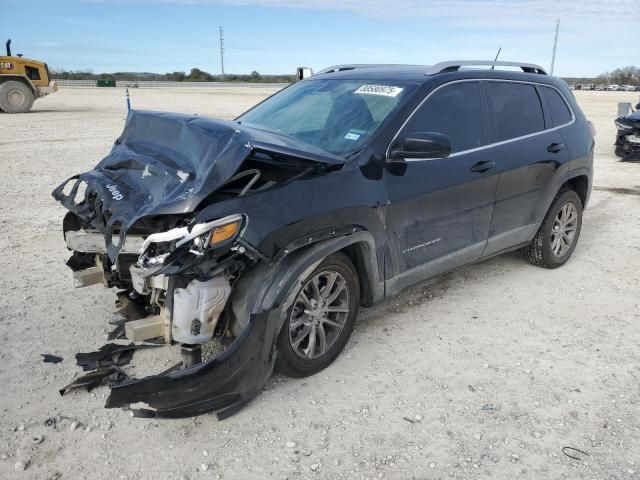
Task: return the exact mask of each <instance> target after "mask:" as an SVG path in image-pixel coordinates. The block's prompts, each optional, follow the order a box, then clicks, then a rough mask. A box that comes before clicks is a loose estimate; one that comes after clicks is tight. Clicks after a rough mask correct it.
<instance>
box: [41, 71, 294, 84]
mask: <svg viewBox="0 0 640 480" xmlns="http://www.w3.org/2000/svg"><path fill="white" fill-rule="evenodd" d="M51 73H52V75H51V76H52V77H53V78H56V79H59V80H122V81H130V82H140V81H145V80H155V81H163V80H164V81H173V82H221V81H225V82H256V83H291V82H293V81H294V80H295V75H294V74H291V75H263V74H261V73H259V72H257V71H255V70H254V71H253V72H251V73H250V74H248V75H247V74H237V73H225V74H224V79H223V78H222V77H221V76H220V75H213V74H211V73H209V72H205V71H204V70H200V69H199V68H192V69H191V71H190V72H189V73H186V72H170V73H150V72H115V73H98V74H96V73H93V72H92V71H91V70H60V69H52V71H51Z"/></svg>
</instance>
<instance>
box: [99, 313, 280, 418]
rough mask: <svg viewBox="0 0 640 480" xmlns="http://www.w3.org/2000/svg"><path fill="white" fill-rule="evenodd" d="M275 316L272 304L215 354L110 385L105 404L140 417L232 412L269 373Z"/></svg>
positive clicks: (273, 351)
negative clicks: (129, 411)
mask: <svg viewBox="0 0 640 480" xmlns="http://www.w3.org/2000/svg"><path fill="white" fill-rule="evenodd" d="M279 317H280V312H279V309H277V308H276V309H273V310H271V311H269V312H264V313H260V314H254V315H251V317H250V321H249V325H248V326H247V328H246V329H245V330H244V331H243V332H242V334H241V335H240V336H239V337H238V338H237V339H236V340H235V341H234V342H233V343H232V344H231V345H230V346H229V348H227V350H225V351H224V352H222V353H221V354H220V355H218V356H217V357H215V358H212V359H211V360H209V361H208V362H205V363H201V364H198V365H194V366H193V367H190V368H187V369H171V370H169V371H167V372H165V373H161V374H159V375H155V376H150V377H146V378H143V379H140V380H131V381H129V382H126V383H123V384H120V385H117V386H114V387H113V388H112V389H111V395H110V396H109V398H108V399H107V403H106V405H105V407H107V408H117V407H125V408H130V409H131V410H132V411H133V413H134V415H135V416H140V417H162V418H182V417H191V416H194V415H200V414H203V413H209V412H214V413H216V415H217V417H218V419H219V420H222V419H224V418H227V417H229V416H230V415H233V414H234V413H236V412H237V411H238V410H240V409H241V408H242V407H243V406H245V405H246V404H247V403H249V402H250V401H251V400H252V399H253V398H254V397H255V396H256V395H257V394H258V392H259V391H260V390H261V389H262V388H263V387H264V386H265V385H266V383H267V381H268V379H269V377H270V376H271V373H272V372H273V366H274V364H275V359H276V349H275V340H276V335H277V332H278V327H279V323H278V319H279ZM136 404H137V405H136ZM140 404H142V405H140Z"/></svg>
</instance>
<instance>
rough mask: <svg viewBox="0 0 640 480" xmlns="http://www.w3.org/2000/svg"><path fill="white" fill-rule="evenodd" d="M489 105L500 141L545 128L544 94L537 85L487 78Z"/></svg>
mask: <svg viewBox="0 0 640 480" xmlns="http://www.w3.org/2000/svg"><path fill="white" fill-rule="evenodd" d="M487 93H488V96H489V108H490V111H491V113H492V115H493V119H494V126H495V137H496V138H495V140H496V141H498V142H501V141H504V140H510V139H513V138H518V137H522V136H524V135H529V134H532V133H536V132H541V131H542V130H544V116H543V113H542V105H540V98H538V93H537V92H536V88H535V87H534V86H533V85H529V84H526V83H507V82H487Z"/></svg>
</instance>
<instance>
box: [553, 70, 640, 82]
mask: <svg viewBox="0 0 640 480" xmlns="http://www.w3.org/2000/svg"><path fill="white" fill-rule="evenodd" d="M565 80H566V81H567V82H569V83H592V84H595V85H640V67H634V66H628V67H621V68H616V69H615V70H612V71H611V72H605V73H601V74H600V75H598V76H597V77H582V78H565Z"/></svg>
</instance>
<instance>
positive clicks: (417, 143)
mask: <svg viewBox="0 0 640 480" xmlns="http://www.w3.org/2000/svg"><path fill="white" fill-rule="evenodd" d="M449 155H451V140H449V137H447V136H446V135H443V134H441V133H435V132H411V133H409V134H407V135H406V136H404V137H400V138H398V139H396V141H394V142H393V144H392V145H391V148H390V149H389V156H388V158H387V160H389V161H392V162H394V161H395V162H398V161H404V160H405V159H407V158H419V159H428V158H447V157H448V156H449Z"/></svg>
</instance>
